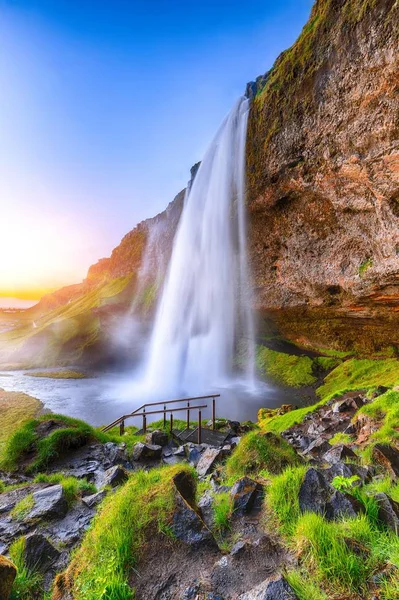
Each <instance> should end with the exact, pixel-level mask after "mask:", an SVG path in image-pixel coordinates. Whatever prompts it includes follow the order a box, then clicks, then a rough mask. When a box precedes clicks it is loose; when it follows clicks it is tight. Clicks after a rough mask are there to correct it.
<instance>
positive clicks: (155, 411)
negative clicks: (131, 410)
mask: <svg viewBox="0 0 399 600" xmlns="http://www.w3.org/2000/svg"><path fill="white" fill-rule="evenodd" d="M196 408H208V405H207V404H200V405H198V406H191V407H190V410H191V409H196ZM180 410H187V406H182V407H181V408H169V409H166V410H165V411H163V410H148V411H146V412H145V413H138V414H137V415H133V416H134V417H142V416H143V414H144V415H159V413H163V412H165V413H172V412H177V411H180ZM127 418H129V417H127Z"/></svg>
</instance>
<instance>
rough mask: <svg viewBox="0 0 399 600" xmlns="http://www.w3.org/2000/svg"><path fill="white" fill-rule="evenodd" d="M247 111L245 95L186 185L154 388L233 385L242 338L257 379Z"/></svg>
mask: <svg viewBox="0 0 399 600" xmlns="http://www.w3.org/2000/svg"><path fill="white" fill-rule="evenodd" d="M248 110H249V103H248V100H247V99H246V98H241V99H240V100H239V101H238V102H237V104H236V105H235V106H234V108H233V110H232V111H231V112H230V114H229V115H228V116H227V118H226V119H225V121H224V122H223V124H222V126H221V127H220V129H219V131H218V132H217V134H216V136H215V138H214V140H213V142H212V144H211V146H210V147H209V149H208V151H207V153H206V155H205V157H204V159H203V161H202V163H201V165H200V168H199V170H198V173H197V175H196V177H195V179H194V182H193V184H192V186H191V189H190V190H188V191H187V194H186V199H185V204H184V208H183V212H182V216H181V219H180V223H179V227H178V230H177V233H176V237H175V241H174V247H173V252H172V257H171V261H170V265H169V269H168V273H167V276H166V280H165V284H164V288H163V291H162V294H161V297H160V300H159V304H158V307H157V313H156V318H155V323H154V328H153V331H152V336H151V340H150V346H149V352H148V357H147V362H146V366H145V375H144V384H145V385H144V387H145V388H146V389H147V390H148V391H149V390H154V391H161V390H162V392H163V393H166V394H168V393H170V394H177V393H180V392H182V393H188V392H189V393H193V394H195V393H200V392H202V391H209V390H210V388H211V387H212V386H217V385H225V384H226V383H229V381H230V380H231V378H232V376H233V364H234V359H235V357H236V356H237V347H238V344H239V345H240V348H241V352H243V354H245V362H246V367H245V373H244V378H245V380H246V381H247V382H248V383H250V384H253V381H254V342H253V339H254V328H253V322H252V316H251V309H250V298H249V295H250V282H249V277H248V269H247V256H246V254H247V252H246V228H245V141H246V132H247V120H248ZM243 347H244V348H243ZM243 350H244V351H243Z"/></svg>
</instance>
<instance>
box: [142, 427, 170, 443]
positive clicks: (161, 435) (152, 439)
mask: <svg viewBox="0 0 399 600" xmlns="http://www.w3.org/2000/svg"><path fill="white" fill-rule="evenodd" d="M145 441H146V443H147V444H149V445H150V446H167V445H168V443H169V436H168V434H167V433H165V431H161V430H160V429H156V430H155V431H151V432H150V433H147V435H146V438H145Z"/></svg>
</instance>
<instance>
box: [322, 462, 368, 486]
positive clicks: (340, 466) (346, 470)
mask: <svg viewBox="0 0 399 600" xmlns="http://www.w3.org/2000/svg"><path fill="white" fill-rule="evenodd" d="M321 473H322V474H323V475H324V477H325V478H326V479H327V481H328V482H329V483H332V481H333V480H334V478H335V477H348V478H349V477H353V476H354V475H356V476H357V477H359V480H358V481H357V482H354V486H360V485H362V484H363V483H368V482H369V481H371V479H372V470H371V469H370V468H369V467H362V466H360V465H354V464H353V463H343V462H337V463H334V464H332V465H331V467H328V469H323V470H322V471H321Z"/></svg>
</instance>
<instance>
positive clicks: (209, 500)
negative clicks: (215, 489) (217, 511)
mask: <svg viewBox="0 0 399 600" xmlns="http://www.w3.org/2000/svg"><path fill="white" fill-rule="evenodd" d="M213 504H214V497H213V496H212V495H211V494H210V492H209V491H206V492H205V493H204V494H203V495H202V496H201V498H200V500H199V502H198V508H199V511H200V514H201V517H202V520H203V521H204V523H205V525H206V526H207V527H208V529H212V528H213V526H214V524H215V518H214V514H213Z"/></svg>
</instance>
